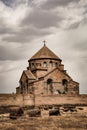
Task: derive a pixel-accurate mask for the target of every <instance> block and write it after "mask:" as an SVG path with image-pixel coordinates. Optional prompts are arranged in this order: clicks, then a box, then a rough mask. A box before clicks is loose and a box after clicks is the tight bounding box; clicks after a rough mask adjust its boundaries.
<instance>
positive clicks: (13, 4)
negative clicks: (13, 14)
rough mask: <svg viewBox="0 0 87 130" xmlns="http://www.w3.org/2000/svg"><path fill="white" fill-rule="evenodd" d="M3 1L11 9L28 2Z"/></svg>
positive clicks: (16, 0) (18, 0) (17, 0)
mask: <svg viewBox="0 0 87 130" xmlns="http://www.w3.org/2000/svg"><path fill="white" fill-rule="evenodd" d="M0 1H2V2H3V3H4V4H5V5H6V6H9V7H15V6H17V5H18V4H25V3H26V0H0Z"/></svg>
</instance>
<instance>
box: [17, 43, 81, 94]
mask: <svg viewBox="0 0 87 130" xmlns="http://www.w3.org/2000/svg"><path fill="white" fill-rule="evenodd" d="M28 63H29V66H28V67H27V70H24V71H23V73H22V75H21V78H20V80H19V87H17V88H16V93H17V94H36V95H61V94H62V95H66V94H67V95H68V94H71V95H79V83H78V82H76V81H74V80H73V79H72V78H71V77H70V76H69V75H68V73H67V71H66V70H65V69H64V65H63V64H62V60H61V59H60V58H59V57H58V56H57V55H56V54H54V53H53V52H52V51H51V50H50V49H49V48H48V47H47V46H46V45H45V44H44V46H43V47H42V48H41V49H40V50H39V51H38V52H37V53H36V54H34V55H33V56H32V57H31V58H30V59H29V60H28Z"/></svg>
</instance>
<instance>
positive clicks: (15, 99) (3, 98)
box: [0, 94, 34, 106]
mask: <svg viewBox="0 0 87 130" xmlns="http://www.w3.org/2000/svg"><path fill="white" fill-rule="evenodd" d="M27 105H30V106H32V105H34V98H33V96H32V95H29V94H25V95H22V94H18V95H17V94H0V106H27Z"/></svg>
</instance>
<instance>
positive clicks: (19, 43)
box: [0, 0, 87, 93]
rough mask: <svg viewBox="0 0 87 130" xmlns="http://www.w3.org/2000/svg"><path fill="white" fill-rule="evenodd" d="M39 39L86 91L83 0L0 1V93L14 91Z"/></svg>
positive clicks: (86, 0) (85, 12)
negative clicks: (60, 60) (59, 59)
mask: <svg viewBox="0 0 87 130" xmlns="http://www.w3.org/2000/svg"><path fill="white" fill-rule="evenodd" d="M43 40H46V41H47V43H46V44H47V46H48V47H49V48H50V49H51V50H53V52H55V53H56V54H57V55H58V56H59V57H60V58H61V59H62V60H63V64H64V65H65V70H67V72H68V74H69V75H70V76H71V77H72V78H73V79H74V80H75V81H77V82H79V83H80V93H87V85H86V82H87V0H0V93H12V92H15V88H16V87H17V86H18V82H19V78H20V76H21V74H22V71H23V70H25V69H26V67H27V66H28V62H27V61H28V59H29V58H30V57H31V56H32V55H33V54H34V53H35V52H36V51H37V50H38V49H40V48H41V47H42V46H43V42H42V41H43Z"/></svg>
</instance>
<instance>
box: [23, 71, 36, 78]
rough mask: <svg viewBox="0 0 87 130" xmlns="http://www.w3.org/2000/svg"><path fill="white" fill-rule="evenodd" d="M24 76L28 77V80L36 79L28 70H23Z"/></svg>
mask: <svg viewBox="0 0 87 130" xmlns="http://www.w3.org/2000/svg"><path fill="white" fill-rule="evenodd" d="M24 72H25V74H26V76H27V77H28V79H36V77H35V76H34V75H33V74H32V72H31V71H30V70H24Z"/></svg>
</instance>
